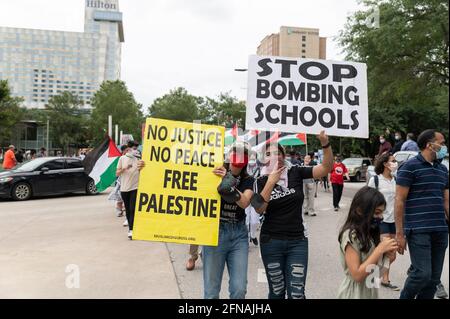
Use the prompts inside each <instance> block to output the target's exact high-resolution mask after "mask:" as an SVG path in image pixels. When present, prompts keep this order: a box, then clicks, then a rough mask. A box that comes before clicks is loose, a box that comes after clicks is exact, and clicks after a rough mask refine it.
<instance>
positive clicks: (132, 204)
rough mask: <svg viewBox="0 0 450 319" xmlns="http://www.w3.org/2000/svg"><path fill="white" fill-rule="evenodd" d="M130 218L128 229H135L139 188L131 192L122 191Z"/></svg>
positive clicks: (121, 194)
mask: <svg viewBox="0 0 450 319" xmlns="http://www.w3.org/2000/svg"><path fill="white" fill-rule="evenodd" d="M120 196H122V200H123V204H124V205H125V211H126V215H127V220H128V229H129V230H133V223H134V210H135V208H136V196H137V189H135V190H132V191H129V192H120Z"/></svg>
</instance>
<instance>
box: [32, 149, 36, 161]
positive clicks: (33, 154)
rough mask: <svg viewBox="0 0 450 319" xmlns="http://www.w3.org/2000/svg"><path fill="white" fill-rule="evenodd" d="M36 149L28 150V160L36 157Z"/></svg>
mask: <svg viewBox="0 0 450 319" xmlns="http://www.w3.org/2000/svg"><path fill="white" fill-rule="evenodd" d="M36 156H37V155H36V150H34V149H33V150H30V160H34V159H35V158H36Z"/></svg>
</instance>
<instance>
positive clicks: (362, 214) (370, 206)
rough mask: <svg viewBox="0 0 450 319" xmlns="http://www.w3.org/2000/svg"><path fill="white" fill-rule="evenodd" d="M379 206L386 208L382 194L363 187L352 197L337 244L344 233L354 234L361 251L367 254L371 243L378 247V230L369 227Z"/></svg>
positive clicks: (373, 189)
mask: <svg viewBox="0 0 450 319" xmlns="http://www.w3.org/2000/svg"><path fill="white" fill-rule="evenodd" d="M379 206H386V200H385V199H384V196H383V194H381V193H380V192H379V191H378V190H376V189H375V188H372V187H368V186H364V187H363V188H361V189H360V190H359V191H358V192H357V193H356V194H355V197H353V201H352V204H351V205H350V210H349V212H348V216H347V220H346V221H345V223H344V226H342V228H341V231H340V232H339V238H338V239H339V242H341V240H342V235H343V234H344V232H345V231H347V230H349V231H350V240H351V238H352V236H351V234H352V233H355V235H356V238H358V241H359V242H360V244H361V247H360V248H361V251H362V252H364V253H368V252H369V250H370V248H371V247H372V243H374V244H375V245H378V244H379V243H380V230H379V229H378V228H373V227H371V225H372V219H373V216H374V214H375V210H376V208H377V207H379Z"/></svg>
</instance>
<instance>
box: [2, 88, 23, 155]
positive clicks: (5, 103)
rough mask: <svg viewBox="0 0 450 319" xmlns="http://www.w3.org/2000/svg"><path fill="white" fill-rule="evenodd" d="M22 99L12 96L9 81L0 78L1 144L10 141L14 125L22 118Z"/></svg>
mask: <svg viewBox="0 0 450 319" xmlns="http://www.w3.org/2000/svg"><path fill="white" fill-rule="evenodd" d="M22 101H23V99H22V98H18V97H12V96H11V91H10V89H9V86H8V81H6V80H0V146H2V145H3V146H4V145H5V144H8V143H9V141H10V138H11V133H12V130H13V127H14V126H15V125H16V124H17V123H19V122H20V120H21V119H22V115H23V112H22V110H21V108H20V104H21V103H22Z"/></svg>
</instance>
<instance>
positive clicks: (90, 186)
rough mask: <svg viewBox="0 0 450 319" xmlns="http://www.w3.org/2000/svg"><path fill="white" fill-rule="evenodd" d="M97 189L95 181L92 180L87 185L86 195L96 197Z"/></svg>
mask: <svg viewBox="0 0 450 319" xmlns="http://www.w3.org/2000/svg"><path fill="white" fill-rule="evenodd" d="M97 193H98V192H97V187H95V182H94V180H93V179H90V180H89V182H88V183H87V184H86V194H88V195H95V194H97Z"/></svg>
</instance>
